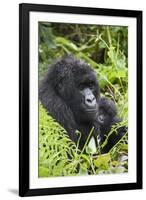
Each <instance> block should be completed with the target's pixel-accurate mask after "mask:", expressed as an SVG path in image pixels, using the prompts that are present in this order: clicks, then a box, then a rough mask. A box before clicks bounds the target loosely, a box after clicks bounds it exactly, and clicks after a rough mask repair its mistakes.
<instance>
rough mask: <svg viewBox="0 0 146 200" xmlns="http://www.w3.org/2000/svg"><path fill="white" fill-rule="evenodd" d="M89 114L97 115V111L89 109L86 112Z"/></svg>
mask: <svg viewBox="0 0 146 200" xmlns="http://www.w3.org/2000/svg"><path fill="white" fill-rule="evenodd" d="M86 112H87V113H97V109H88V110H86Z"/></svg>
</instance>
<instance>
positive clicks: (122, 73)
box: [19, 4, 142, 196]
mask: <svg viewBox="0 0 146 200" xmlns="http://www.w3.org/2000/svg"><path fill="white" fill-rule="evenodd" d="M19 21H20V24H19V31H20V32H19V35H20V38H19V41H20V48H19V52H20V53H19V59H20V70H19V72H20V73H19V74H20V79H19V80H20V81H19V84H20V87H19V88H20V90H19V91H20V94H19V95H20V104H19V116H20V121H19V127H20V136H19V145H20V149H19V195H20V196H31V195H49V194H65V193H83V192H98V191H113V190H129V189H141V188H142V11H133V10H116V9H115V10H114V9H103V8H86V7H70V6H56V5H39V4H20V6H19Z"/></svg>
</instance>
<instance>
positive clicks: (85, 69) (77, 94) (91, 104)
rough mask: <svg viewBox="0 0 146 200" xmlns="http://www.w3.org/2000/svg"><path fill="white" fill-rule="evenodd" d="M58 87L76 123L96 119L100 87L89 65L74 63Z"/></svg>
mask: <svg viewBox="0 0 146 200" xmlns="http://www.w3.org/2000/svg"><path fill="white" fill-rule="evenodd" d="M70 65H71V63H70ZM58 86H59V87H58V93H59V95H60V96H61V97H62V99H64V101H65V102H66V103H67V104H68V105H69V106H70V108H71V110H72V112H73V114H74V116H75V119H76V121H78V122H92V121H94V120H95V119H96V116H97V112H98V104H97V101H98V98H99V86H98V82H97V78H96V74H95V73H94V71H93V70H92V69H91V68H90V67H89V66H88V64H86V63H84V62H83V61H82V62H81V61H80V62H79V61H78V62H76V63H74V66H72V70H71V71H70V72H69V73H68V76H65V77H64V78H63V79H62V80H60V82H59V84H58Z"/></svg>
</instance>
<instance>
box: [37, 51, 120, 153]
mask: <svg viewBox="0 0 146 200" xmlns="http://www.w3.org/2000/svg"><path fill="white" fill-rule="evenodd" d="M39 99H40V101H41V103H42V104H43V106H44V107H45V108H46V110H47V111H48V113H49V114H50V115H51V116H52V117H53V118H54V119H56V121H57V122H59V123H60V124H61V125H62V126H63V127H64V128H65V129H66V131H67V133H68V135H69V137H70V139H71V140H72V141H74V142H75V143H76V144H77V142H78V140H79V135H77V134H76V133H75V132H76V130H78V131H80V132H81V138H80V140H79V148H80V149H82V148H83V146H84V144H85V142H86V140H87V137H88V135H89V133H90V131H91V129H92V127H93V126H94V131H93V132H92V135H91V136H93V137H94V138H95V142H96V145H98V144H97V134H98V135H99V136H100V139H101V140H100V144H102V143H103V142H104V140H105V138H106V136H107V135H108V133H109V132H110V130H111V127H112V125H113V124H115V123H117V122H118V121H119V119H118V118H116V114H117V112H116V107H115V105H114V103H111V102H112V101H110V100H109V99H107V98H100V90H99V85H98V80H97V76H96V74H95V72H94V71H93V70H92V69H91V67H90V66H89V65H88V64H87V63H85V62H84V61H83V60H78V59H76V58H74V57H73V56H71V55H67V56H64V57H63V58H61V59H60V60H59V61H57V62H56V63H55V64H53V65H52V66H50V68H49V71H48V73H47V74H46V77H45V78H44V80H43V81H42V83H41V85H40V87H39ZM122 131H123V130H122ZM122 131H121V130H120V129H119V134H118V136H115V135H114V137H112V138H111V139H110V142H109V143H108V145H107V146H106V147H105V148H104V149H103V150H102V152H103V153H105V152H107V151H108V150H109V149H110V148H111V147H112V146H113V145H114V144H115V142H117V141H118V140H119V139H120V138H121V136H122V135H123V132H122ZM116 138H117V139H116Z"/></svg>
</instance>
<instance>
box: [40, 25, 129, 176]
mask: <svg viewBox="0 0 146 200" xmlns="http://www.w3.org/2000/svg"><path fill="white" fill-rule="evenodd" d="M127 37H128V29H127V27H118V26H97V25H77V24H57V23H39V80H40V81H41V80H42V78H43V77H44V74H45V73H46V71H47V69H48V66H49V64H51V63H53V62H54V60H56V59H58V58H60V57H62V56H63V55H64V54H66V53H68V54H73V55H75V56H76V57H77V58H82V59H84V60H85V61H86V62H87V63H89V64H90V65H91V67H93V69H94V70H95V71H96V72H97V77H98V80H99V84H100V89H101V93H102V94H103V95H104V96H107V97H109V98H111V99H112V100H113V101H114V102H115V103H116V105H117V107H118V113H119V116H120V117H121V118H122V119H123V122H122V124H126V125H128V122H127V121H128V63H127V57H128V53H127V50H128V47H127V45H128V38H127ZM39 108H40V111H39V112H40V113H39V177H47V176H66V175H82V174H83V175H84V174H99V173H100V174H101V173H121V172H127V170H128V144H127V143H128V136H127V134H126V136H125V137H124V138H122V140H121V141H120V142H119V143H118V144H117V145H116V146H115V147H113V149H112V150H111V151H110V152H109V153H108V154H104V155H100V149H98V150H97V151H96V152H95V150H93V148H92V146H91V147H90V145H89V146H88V147H87V145H86V144H85V146H84V150H86V153H83V151H82V152H80V151H79V150H78V148H77V147H76V146H75V144H74V143H73V142H72V141H70V139H69V138H68V136H67V134H66V132H65V130H64V129H63V128H62V127H61V126H60V125H59V124H58V123H57V122H55V121H54V119H52V118H51V117H50V116H49V115H48V114H47V113H46V111H45V110H44V108H43V107H42V106H41V105H40V106H39ZM120 125H121V124H118V125H116V126H115V127H113V129H114V130H115V129H116V128H117V127H119V126H120ZM113 129H112V130H111V133H110V134H112V132H113ZM91 133H92V130H91ZM91 133H90V134H91ZM76 134H80V133H79V132H77V133H76ZM107 140H108V138H107ZM93 153H94V154H93ZM77 169H79V170H77Z"/></svg>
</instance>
